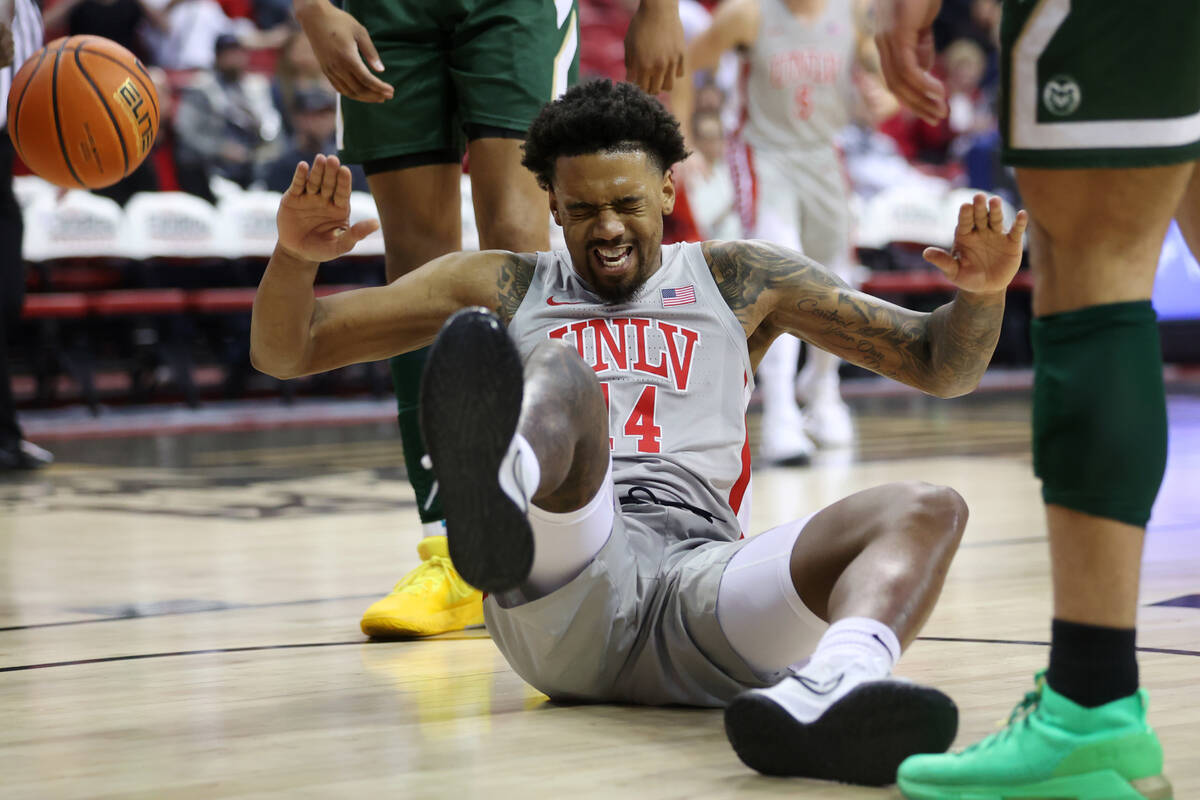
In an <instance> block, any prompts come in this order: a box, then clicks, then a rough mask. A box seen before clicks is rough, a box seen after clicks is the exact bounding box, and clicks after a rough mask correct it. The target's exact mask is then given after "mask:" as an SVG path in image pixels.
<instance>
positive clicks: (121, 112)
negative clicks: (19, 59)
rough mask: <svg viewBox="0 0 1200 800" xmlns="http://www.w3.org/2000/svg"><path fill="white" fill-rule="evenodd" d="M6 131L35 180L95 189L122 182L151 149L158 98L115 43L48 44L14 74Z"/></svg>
mask: <svg viewBox="0 0 1200 800" xmlns="http://www.w3.org/2000/svg"><path fill="white" fill-rule="evenodd" d="M8 133H9V136H11V137H12V142H13V145H14V146H15V148H16V150H17V154H18V155H19V156H20V157H21V160H22V161H24V162H25V165H26V166H27V167H29V168H30V169H31V170H33V171H34V172H35V173H37V174H38V175H40V176H41V177H43V178H45V179H46V180H48V181H50V182H51V183H56V184H58V185H59V186H65V187H67V188H72V189H74V188H78V187H85V188H88V189H98V188H100V187H102V186H109V185H111V184H114V183H116V182H117V181H119V180H121V178H124V177H125V176H126V175H128V174H129V173H130V172H132V171H133V170H134V169H136V168H137V166H138V164H141V163H142V160H143V159H145V158H146V155H147V154H148V153H149V152H150V147H151V146H152V145H153V144H154V137H155V136H156V135H157V134H158V93H157V92H156V91H155V90H154V83H153V82H152V81H151V80H150V75H149V73H147V72H146V68H145V67H144V66H142V62H141V61H138V59H137V56H135V55H134V54H133V53H131V52H129V51H128V50H126V49H125V48H124V47H121V45H119V44H117V43H116V42H114V41H111V40H109V39H105V38H103V37H100V36H71V37H68V38H64V39H55V40H54V41H53V42H50V43H49V44H48V45H46V46H45V47H43V48H42V49H41V50H39V51H38V52H36V53H34V54H33V56H31V57H30V59H29V60H28V61H26V62H25V63H24V64H23V65H22V66H21V69H20V70H19V71H18V72H17V74H16V75H15V76H14V77H13V82H12V88H11V89H10V90H9V93H8Z"/></svg>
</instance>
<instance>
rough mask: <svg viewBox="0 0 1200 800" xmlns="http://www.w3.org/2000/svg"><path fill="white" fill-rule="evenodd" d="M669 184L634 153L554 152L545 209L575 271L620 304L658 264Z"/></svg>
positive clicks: (671, 195)
mask: <svg viewBox="0 0 1200 800" xmlns="http://www.w3.org/2000/svg"><path fill="white" fill-rule="evenodd" d="M674 206H675V186H674V184H673V183H672V181H671V177H670V174H669V173H668V174H666V175H664V174H663V173H662V171H660V170H659V169H658V167H657V166H656V165H655V163H654V161H653V159H651V158H650V157H648V156H647V155H646V153H644V152H642V151H602V152H598V153H589V154H586V155H580V156H562V157H560V158H559V159H558V161H557V162H556V163H555V168H554V185H553V188H551V190H550V211H551V213H552V214H553V215H554V221H555V222H557V223H558V224H559V225H561V226H562V228H563V237H564V238H565V239H566V242H567V250H568V251H569V252H570V254H571V261H572V263H573V264H574V266H575V271H576V272H578V273H579V275H580V277H582V278H583V279H584V280H585V281H587V282H588V285H590V286H591V287H592V289H594V290H595V292H596V293H597V294H598V295H600V296H601V297H602V298H604V299H605V300H607V301H608V302H611V303H619V302H623V301H625V300H627V299H629V297H630V296H631V295H632V294H633V293H634V292H635V291H636V290H637V288H638V287H639V286H641V285H642V284H643V283H644V282H645V281H646V279H647V278H648V277H650V275H652V274H653V273H654V272H655V271H656V270H657V269H658V267H659V264H660V263H661V258H662V255H661V252H660V249H659V248H660V247H661V245H662V227H663V221H662V218H663V214H670V213H671V211H672V210H673V209H674Z"/></svg>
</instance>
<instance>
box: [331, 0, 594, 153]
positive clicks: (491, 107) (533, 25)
mask: <svg viewBox="0 0 1200 800" xmlns="http://www.w3.org/2000/svg"><path fill="white" fill-rule="evenodd" d="M345 8H346V11H348V12H350V13H351V14H352V15H353V16H354V17H355V19H357V20H358V21H359V22H361V23H362V24H363V26H364V27H366V29H367V31H368V33H370V35H371V41H372V42H374V44H375V47H376V49H377V50H378V51H379V57H380V59H381V60H382V61H383V65H384V71H383V73H382V74H380V73H376V74H377V75H379V77H380V78H381V79H382V80H384V81H385V82H387V83H390V84H391V85H392V86H393V87H394V88H395V94H394V96H393V97H392V99H391V100H388V101H387V102H385V103H360V102H358V101H355V100H350V99H347V98H345V97H343V98H341V106H340V112H341V113H340V115H339V127H338V155H339V156H340V157H341V158H342V160H343V161H347V162H349V163H362V162H369V161H376V160H379V159H385V158H386V159H391V158H395V157H400V156H411V155H420V154H430V155H431V157H430V158H428V159H425V160H424V162H423V163H437V162H451V161H456V160H459V159H461V158H462V154H463V150H464V147H465V145H466V141H467V140H468V139H469V138H477V134H476V135H472V133H471V132H472V131H476V132H478V131H480V130H484V131H487V132H488V133H487V134H486V135H489V136H493V135H507V136H510V137H512V138H524V133H525V131H526V130H528V128H529V124H530V123H531V122H533V118H534V117H535V116H536V115H537V113H538V112H539V111H540V110H541V108H542V106H543V105H545V104H546V103H548V102H549V101H551V100H553V99H554V98H555V97H557V96H558V95H560V94H562V93H563V92H564V91H566V89H567V87H568V86H569V85H571V84H572V83H574V82H575V81H576V80H578V73H579V13H578V10H577V8H576V0H553V2H551V0H347V2H346V5H345ZM413 163H422V162H421V161H420V160H419V159H418V160H417V161H416V162H413Z"/></svg>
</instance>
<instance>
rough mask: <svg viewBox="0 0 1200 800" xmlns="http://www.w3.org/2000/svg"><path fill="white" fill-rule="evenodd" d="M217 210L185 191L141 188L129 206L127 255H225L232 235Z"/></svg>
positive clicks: (125, 225)
mask: <svg viewBox="0 0 1200 800" xmlns="http://www.w3.org/2000/svg"><path fill="white" fill-rule="evenodd" d="M221 231H222V229H221V220H220V217H219V216H218V214H217V210H216V209H215V208H213V207H212V205H210V204H209V203H208V202H206V201H204V200H202V199H200V198H199V197H195V196H194V195H190V194H187V193H185V192H139V193H138V194H135V195H134V196H133V197H131V198H130V200H129V203H128V204H127V205H126V206H125V215H124V219H123V223H122V226H121V241H122V243H123V246H124V252H125V255H127V256H128V257H129V258H134V259H145V258H156V257H158V258H222V257H225V256H227V255H229V253H230V247H231V245H232V243H231V242H230V241H229V240H230V239H231V238H232V237H230V236H228V235H225V234H224V233H223V232H221Z"/></svg>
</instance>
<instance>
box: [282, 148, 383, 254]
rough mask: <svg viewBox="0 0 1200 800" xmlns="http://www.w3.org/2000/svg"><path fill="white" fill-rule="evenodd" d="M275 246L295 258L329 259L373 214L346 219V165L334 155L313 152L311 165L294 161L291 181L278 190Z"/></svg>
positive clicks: (367, 228) (348, 245)
mask: <svg viewBox="0 0 1200 800" xmlns="http://www.w3.org/2000/svg"><path fill="white" fill-rule="evenodd" d="M275 224H276V226H277V227H278V228H279V246H280V248H282V249H283V250H284V251H285V252H286V253H288V254H289V255H291V256H292V257H294V258H298V259H300V260H301V261H316V262H318V263H319V262H322V261H330V260H332V259H334V258H337V257H338V256H341V255H345V254H346V253H348V252H350V250H351V249H353V247H354V245H356V244H358V243H359V241H361V240H362V238H363V237H364V236H369V235H370V234H372V233H374V232H375V231H376V230H377V229H378V228H379V220H374V219H368V220H363V221H362V222H358V223H355V224H354V225H351V224H350V168H349V167H343V166H342V165H341V164H339V163H338V160H337V156H324V155H318V156H317V157H316V158H314V159H313V164H312V167H309V166H308V164H307V162H304V161H301V162H300V163H299V164H297V165H296V173H295V174H294V175H293V176H292V185H291V186H289V187H288V190H287V191H286V192H284V193H283V199H282V200H281V201H280V202H279V212H278V213H277V214H276V215H275Z"/></svg>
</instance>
